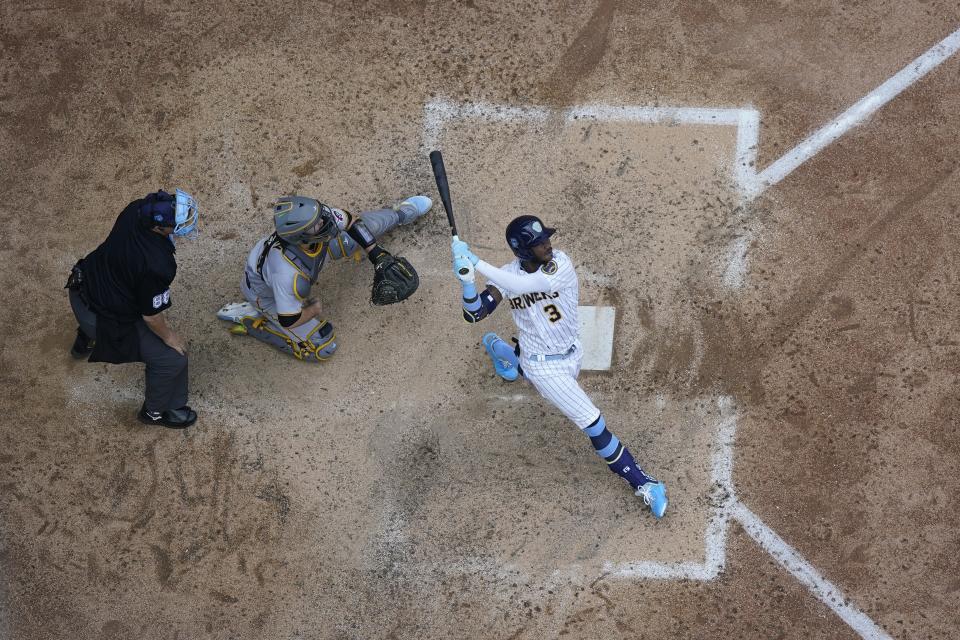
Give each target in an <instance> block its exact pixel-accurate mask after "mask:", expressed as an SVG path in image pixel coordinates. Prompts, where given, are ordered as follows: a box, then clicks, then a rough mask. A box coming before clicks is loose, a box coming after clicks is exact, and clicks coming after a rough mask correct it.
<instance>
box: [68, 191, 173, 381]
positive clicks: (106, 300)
mask: <svg viewBox="0 0 960 640" xmlns="http://www.w3.org/2000/svg"><path fill="white" fill-rule="evenodd" d="M142 202H143V201H142V200H135V201H133V202H131V203H130V204H129V205H127V208H126V209H124V210H123V212H122V213H121V214H120V215H119V216H118V217H117V221H116V222H115V223H114V225H113V230H111V231H110V235H108V236H107V239H106V240H104V241H103V243H102V244H101V245H100V246H99V247H97V248H96V249H94V250H93V251H92V252H91V253H90V255H88V256H87V257H86V258H84V260H83V267H82V269H83V294H84V297H85V298H86V301H87V304H88V305H89V306H90V308H91V309H92V310H93V311H94V313H96V314H97V342H96V345H95V346H94V350H93V353H92V354H91V356H90V361H91V362H114V363H120V362H135V361H137V360H140V344H139V338H138V334H137V330H136V326H135V325H136V323H137V322H138V321H141V320H142V316H152V315H154V314H157V313H160V312H161V311H163V310H164V309H166V308H167V307H169V306H170V284H171V283H172V282H173V279H174V277H176V275H177V261H176V259H175V258H174V253H175V251H176V250H175V248H174V245H173V242H172V241H171V240H170V238H167V237H165V236H162V235H159V234H157V233H154V232H153V231H151V230H150V229H148V228H146V227H145V226H144V225H143V224H142V223H141V221H140V205H141V203H142Z"/></svg>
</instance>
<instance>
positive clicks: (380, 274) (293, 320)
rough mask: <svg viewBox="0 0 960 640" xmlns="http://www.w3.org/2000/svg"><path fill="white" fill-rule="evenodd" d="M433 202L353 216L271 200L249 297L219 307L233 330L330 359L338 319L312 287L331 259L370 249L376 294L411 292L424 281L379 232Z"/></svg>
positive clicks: (300, 199)
mask: <svg viewBox="0 0 960 640" xmlns="http://www.w3.org/2000/svg"><path fill="white" fill-rule="evenodd" d="M432 206H433V202H432V201H431V200H430V198H428V197H426V196H413V197H410V198H407V199H406V200H403V201H402V202H400V203H399V204H397V205H395V206H393V207H389V208H383V209H377V210H374V211H367V212H364V213H361V214H359V215H353V214H351V213H349V212H348V211H345V210H344V209H337V208H334V207H329V206H327V205H325V204H323V203H322V202H318V201H317V200H314V199H313V198H307V197H304V196H284V197H282V198H280V199H279V200H278V201H277V202H276V204H274V205H273V224H274V228H275V230H274V232H273V233H272V234H270V235H269V236H266V237H265V238H262V239H261V240H259V241H258V242H257V243H256V244H255V245H254V246H253V248H252V249H251V250H250V255H249V256H248V257H247V264H246V268H245V269H244V272H243V277H242V278H241V281H240V289H241V291H242V292H243V296H244V297H245V298H246V299H247V302H240V303H232V304H228V305H226V306H225V307H223V308H222V309H220V311H219V312H218V313H217V317H218V318H220V319H221V320H227V321H230V322H232V323H233V325H232V326H231V327H230V333H232V334H234V335H250V336H253V337H254V338H257V339H258V340H262V341H263V342H266V343H267V344H270V345H273V346H274V347H276V348H278V349H280V350H281V351H284V352H286V353H289V354H291V355H292V356H294V357H295V358H297V359H298V360H307V361H310V362H316V361H322V360H326V359H327V358H329V357H330V356H332V355H333V353H334V352H335V351H336V350H337V343H336V336H335V334H334V331H333V325H332V324H330V322H328V321H327V320H325V319H324V318H323V310H322V307H321V305H320V301H319V299H317V298H316V297H315V295H314V294H313V291H312V290H313V286H314V284H316V282H317V276H318V275H319V274H320V270H321V269H323V265H324V263H325V262H326V261H327V259H331V260H339V259H341V258H345V257H348V256H349V257H355V258H356V259H358V260H359V258H360V251H361V250H363V251H364V252H366V255H367V257H368V258H369V259H370V262H372V263H373V269H374V278H373V290H372V292H371V301H372V302H373V304H376V305H385V304H393V303H395V302H400V301H401V300H405V299H406V298H408V297H410V295H412V294H413V292H414V291H416V290H417V287H418V286H419V284H420V280H419V277H418V276H417V272H416V270H414V268H413V265H411V264H410V263H409V262H408V261H407V260H406V259H405V258H401V257H400V256H394V255H392V254H391V253H390V252H389V251H387V250H386V249H384V248H383V247H381V246H380V245H378V244H377V238H379V237H380V236H382V235H383V234H384V233H387V232H388V231H390V230H392V229H394V228H395V227H396V226H398V225H401V224H408V223H410V222H413V221H414V220H416V219H417V218H420V217H421V216H423V215H424V214H425V213H426V212H427V211H429V210H430V208H431V207H432Z"/></svg>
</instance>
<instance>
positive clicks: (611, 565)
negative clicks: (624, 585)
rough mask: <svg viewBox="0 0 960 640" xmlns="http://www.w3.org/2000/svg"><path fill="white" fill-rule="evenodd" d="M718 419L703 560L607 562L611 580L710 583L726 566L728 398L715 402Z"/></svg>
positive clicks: (733, 421)
mask: <svg viewBox="0 0 960 640" xmlns="http://www.w3.org/2000/svg"><path fill="white" fill-rule="evenodd" d="M717 406H718V408H719V409H720V420H719V422H718V423H717V424H716V426H715V435H714V445H713V457H712V465H711V472H710V482H711V486H712V487H713V490H712V496H711V499H712V501H713V503H714V509H713V513H712V514H711V516H710V519H709V521H708V523H707V528H706V531H705V533H704V561H703V563H702V564H700V563H696V562H653V561H641V562H620V563H615V562H606V563H604V565H603V572H604V573H605V574H609V576H610V577H613V578H631V579H656V580H713V579H714V578H716V577H717V576H718V575H719V574H720V572H721V571H722V570H723V567H724V565H725V564H726V545H727V521H728V520H729V506H730V504H731V501H732V500H733V499H734V492H733V486H732V482H731V476H732V472H733V442H734V435H735V433H736V430H737V414H736V413H735V411H734V408H733V407H734V405H733V401H732V399H731V398H730V397H729V396H721V397H720V398H718V399H717Z"/></svg>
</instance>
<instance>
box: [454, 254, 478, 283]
mask: <svg viewBox="0 0 960 640" xmlns="http://www.w3.org/2000/svg"><path fill="white" fill-rule="evenodd" d="M453 273H454V275H456V276H457V278H459V279H460V282H463V283H464V284H466V283H468V282H473V278H474V269H473V263H472V262H470V258H468V257H467V256H455V257H454V258H453Z"/></svg>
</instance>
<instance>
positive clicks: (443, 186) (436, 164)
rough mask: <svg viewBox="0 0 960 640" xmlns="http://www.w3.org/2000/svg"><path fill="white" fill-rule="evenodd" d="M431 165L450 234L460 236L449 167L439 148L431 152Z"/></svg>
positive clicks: (463, 272) (465, 271)
mask: <svg viewBox="0 0 960 640" xmlns="http://www.w3.org/2000/svg"><path fill="white" fill-rule="evenodd" d="M430 166H431V167H433V177H434V179H435V180H436V181H437V191H438V192H439V193H440V202H442V203H443V210H444V211H446V212H447V222H449V223H450V235H452V236H453V237H454V238H458V237H459V236H458V235H457V221H456V220H454V219H453V203H452V202H450V183H449V182H448V181H447V168H446V167H445V166H444V164H443V154H442V153H440V151H439V150H435V151H431V152H430ZM466 273H467V269H466V268H462V269H460V275H464V274H466Z"/></svg>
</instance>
